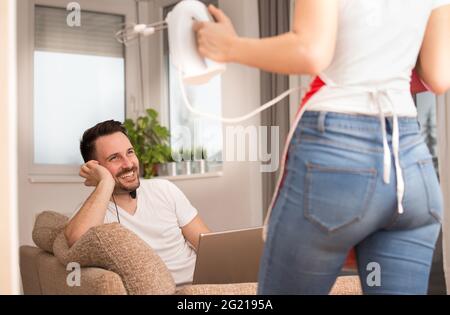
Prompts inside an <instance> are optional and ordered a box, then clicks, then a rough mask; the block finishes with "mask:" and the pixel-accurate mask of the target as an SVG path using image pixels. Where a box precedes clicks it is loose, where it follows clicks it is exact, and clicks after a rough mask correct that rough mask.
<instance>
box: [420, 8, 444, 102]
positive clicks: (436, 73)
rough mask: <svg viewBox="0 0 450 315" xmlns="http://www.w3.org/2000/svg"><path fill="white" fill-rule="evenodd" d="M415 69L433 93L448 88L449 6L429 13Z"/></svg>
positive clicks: (441, 91) (439, 92) (442, 91)
mask: <svg viewBox="0 0 450 315" xmlns="http://www.w3.org/2000/svg"><path fill="white" fill-rule="evenodd" d="M416 69H417V71H418V73H419V75H420V77H421V78H422V80H423V81H424V82H425V83H426V84H427V86H428V87H429V88H430V89H431V90H432V91H433V92H434V93H436V94H442V93H445V92H446V91H447V90H448V89H449V88H450V5H447V6H443V7H440V8H438V9H435V10H433V12H432V13H431V16H430V19H429V21H428V25H427V29H426V32H425V37H424V40H423V43H422V48H421V51H420V56H419V61H418V64H417V68H416Z"/></svg>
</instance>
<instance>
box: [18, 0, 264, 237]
mask: <svg viewBox="0 0 450 315" xmlns="http://www.w3.org/2000/svg"><path fill="white" fill-rule="evenodd" d="M155 1H158V0H155ZM219 2H220V6H221V8H222V9H224V11H225V12H226V13H227V14H229V16H230V17H231V19H232V20H233V22H234V23H235V26H236V29H237V31H238V33H239V34H241V35H243V36H252V37H257V36H258V33H259V31H258V15H257V14H256V12H257V1H256V0H246V1H239V0H226V1H225V0H223V1H219ZM21 3H24V2H22V1H19V7H20V6H21ZM141 5H142V7H144V8H146V7H147V8H148V11H147V12H150V13H149V14H148V15H149V16H148V18H149V22H150V21H158V20H159V16H157V15H158V12H156V11H154V10H153V8H154V6H155V5H156V3H155V2H153V3H152V2H150V3H148V4H146V3H142V4H141ZM82 8H83V5H82ZM147 12H143V13H141V14H142V15H141V17H143V18H147ZM22 14H25V16H22V18H23V19H24V21H26V20H27V18H28V21H29V20H30V17H27V16H26V12H22ZM154 14H155V16H153V15H154ZM29 27H30V25H27V23H25V22H24V23H23V24H21V25H19V31H20V32H21V33H23V32H27V31H29ZM144 42H145V43H146V44H147V45H148V46H145V47H143V52H145V55H146V56H147V58H146V59H145V60H144V67H145V68H146V69H147V73H146V74H145V75H144V79H145V80H144V83H145V91H144V95H145V99H146V100H148V104H151V105H152V107H154V108H156V109H157V110H160V111H161V112H163V110H162V108H161V105H160V104H163V103H164V97H163V96H162V95H164V86H163V85H162V82H165V81H164V80H162V79H161V64H160V60H162V56H161V54H160V51H161V50H159V48H160V46H159V45H160V43H161V38H159V39H158V35H156V36H155V37H152V38H148V39H144ZM28 45H32V43H29V42H21V41H20V40H19V52H20V51H21V50H26V49H27V46H28ZM28 49H29V47H28ZM19 57H21V58H22V59H20V60H21V63H20V67H19V75H20V78H26V77H27V76H28V75H29V73H27V70H26V69H27V68H28V69H29V68H30V67H31V65H30V64H29V61H28V60H26V58H25V59H24V56H19ZM20 78H19V79H20ZM20 80H21V82H24V80H23V79H20ZM222 82H223V100H222V103H223V106H224V110H223V113H224V115H225V116H227V117H234V116H238V115H240V114H243V113H247V112H249V111H251V110H253V109H255V108H257V107H258V106H259V105H260V96H259V95H260V91H259V84H260V83H259V71H258V70H254V69H249V68H246V67H241V66H236V65H229V66H228V70H227V72H226V73H225V75H224V76H223V81H222ZM30 94H31V89H30V88H28V89H27V88H26V85H23V84H22V85H21V90H20V91H19V97H20V99H19V102H20V104H23V105H25V104H26V102H27V101H29V100H32V98H31V97H30ZM25 115H27V112H26V111H24V110H21V111H20V112H19V117H24V116H25ZM247 124H252V125H259V118H255V119H254V120H252V121H249V122H247ZM27 137H29V132H27V126H24V125H23V123H21V125H20V130H19V139H20V140H19V144H20V150H19V155H20V158H19V188H20V195H19V196H20V198H19V209H20V210H19V220H20V243H21V244H32V240H31V229H32V226H33V224H34V219H35V216H36V214H38V213H39V212H41V211H43V210H55V211H59V212H62V213H71V212H72V211H73V210H74V208H75V207H76V206H77V205H78V204H79V203H80V202H81V201H83V200H84V199H85V198H87V196H88V194H89V192H90V191H91V190H90V189H88V188H86V187H84V186H83V184H82V183H80V182H76V178H75V182H70V181H71V180H72V179H71V178H67V180H64V179H63V180H62V181H61V182H59V183H57V182H56V181H57V180H55V177H54V176H53V177H50V178H45V177H42V176H40V177H39V176H38V179H39V181H41V182H35V183H33V182H32V179H33V178H36V177H33V176H31V177H30V175H33V174H30V166H29V163H28V162H27V161H28V158H29V155H30V154H31V150H30V148H28V147H27V145H26V144H27V143H28V138H27ZM42 181H48V182H47V183H44V182H42ZM174 183H175V184H176V185H177V186H178V187H180V189H181V190H182V191H184V193H185V194H186V195H187V197H188V198H189V199H190V201H191V202H192V204H193V205H194V206H195V207H196V208H197V209H198V210H199V212H200V214H201V216H202V217H203V218H204V220H205V222H206V223H207V224H208V225H209V227H210V228H211V229H212V230H226V229H235V228H242V227H251V226H257V225H261V224H262V201H261V174H260V172H259V164H258V163H256V162H253V163H244V162H236V163H225V164H224V170H223V176H221V177H213V178H206V179H195V180H185V181H175V182H174Z"/></svg>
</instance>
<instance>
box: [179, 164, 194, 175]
mask: <svg viewBox="0 0 450 315" xmlns="http://www.w3.org/2000/svg"><path fill="white" fill-rule="evenodd" d="M191 170H192V162H191V161H181V162H178V163H177V175H191V174H192V171H191Z"/></svg>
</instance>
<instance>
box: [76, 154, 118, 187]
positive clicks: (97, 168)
mask: <svg viewBox="0 0 450 315" xmlns="http://www.w3.org/2000/svg"><path fill="white" fill-rule="evenodd" d="M79 174H80V176H81V177H83V178H85V179H86V180H85V181H84V184H85V185H86V186H91V187H97V186H98V184H99V183H100V182H102V181H105V182H109V183H110V184H112V185H115V180H114V178H113V176H112V174H111V173H110V172H109V171H108V170H107V169H106V168H105V167H103V166H101V165H100V164H99V163H98V161H94V160H93V161H89V162H87V163H86V164H83V165H82V166H81V168H80V173H79Z"/></svg>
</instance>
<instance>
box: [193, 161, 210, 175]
mask: <svg viewBox="0 0 450 315" xmlns="http://www.w3.org/2000/svg"><path fill="white" fill-rule="evenodd" d="M206 172H208V163H207V161H206V160H198V161H192V173H194V174H205V173H206Z"/></svg>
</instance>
